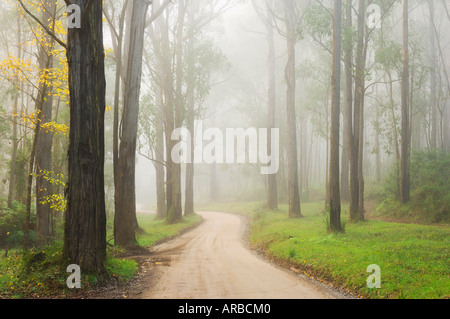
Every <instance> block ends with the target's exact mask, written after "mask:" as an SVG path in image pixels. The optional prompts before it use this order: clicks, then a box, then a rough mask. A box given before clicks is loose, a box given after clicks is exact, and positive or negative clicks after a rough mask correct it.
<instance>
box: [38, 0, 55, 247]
mask: <svg viewBox="0 0 450 319" xmlns="http://www.w3.org/2000/svg"><path fill="white" fill-rule="evenodd" d="M55 15H56V2H55V1H51V0H50V1H46V2H45V10H44V12H43V16H42V20H43V21H44V23H46V24H47V26H48V27H49V29H51V30H54V27H53V26H52V25H54V22H52V21H55ZM44 39H45V40H44V41H45V43H46V44H49V45H50V46H49V47H43V46H41V47H40V48H39V68H40V69H41V70H42V69H46V70H49V69H52V68H53V56H52V53H51V51H52V50H53V46H54V40H53V39H52V38H51V37H50V36H49V35H47V36H45V37H44ZM50 90H51V87H47V88H46V91H47V92H48V91H50ZM47 92H45V93H44V94H45V96H42V97H41V98H42V99H43V102H42V110H41V114H40V119H41V123H40V125H44V124H45V123H48V122H51V121H52V108H53V97H52V96H51V95H48V94H47ZM52 146H53V133H51V132H48V131H46V130H39V134H38V138H37V145H36V173H37V177H36V219H37V223H36V240H37V244H38V246H44V245H46V244H48V243H50V241H51V240H52V238H53V237H54V234H53V216H52V209H51V208H50V206H51V205H50V203H49V202H48V201H45V198H46V197H48V196H50V195H51V194H52V193H53V192H52V188H53V185H52V184H51V183H50V182H49V181H48V180H47V179H45V178H44V175H45V172H51V171H52ZM41 202H45V203H41Z"/></svg>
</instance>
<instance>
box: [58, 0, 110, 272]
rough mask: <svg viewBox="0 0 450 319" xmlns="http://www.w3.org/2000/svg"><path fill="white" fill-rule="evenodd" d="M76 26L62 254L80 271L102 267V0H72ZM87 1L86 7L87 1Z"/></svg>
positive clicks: (71, 44)
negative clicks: (78, 17)
mask: <svg viewBox="0 0 450 319" xmlns="http://www.w3.org/2000/svg"><path fill="white" fill-rule="evenodd" d="M72 2H73V3H74V4H76V5H79V6H80V8H81V9H82V12H83V15H84V19H83V21H82V28H80V29H69V31H68V40H67V60H68V65H69V90H70V137H69V140H70V142H69V154H68V157H69V173H68V174H69V179H68V184H67V188H66V195H67V201H68V203H67V205H68V206H67V211H66V214H65V226H64V247H63V260H64V262H65V263H69V264H77V265H78V266H80V268H81V269H82V271H83V273H104V272H105V267H104V261H105V258H106V212H105V190H104V161H105V153H104V152H105V151H104V148H105V143H104V116H105V88H106V81H105V67H104V59H105V53H104V47H103V25H102V24H103V14H102V6H103V4H102V2H101V1H93V2H90V0H75V1H72ZM88 3H91V7H90V8H89V10H87V9H88V8H86V7H87V5H88Z"/></svg>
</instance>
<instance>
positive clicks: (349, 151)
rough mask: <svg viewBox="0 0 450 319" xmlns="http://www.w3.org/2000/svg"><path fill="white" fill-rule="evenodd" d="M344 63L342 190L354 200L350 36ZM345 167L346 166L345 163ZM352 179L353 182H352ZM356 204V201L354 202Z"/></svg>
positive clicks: (349, 7) (347, 23)
mask: <svg viewBox="0 0 450 319" xmlns="http://www.w3.org/2000/svg"><path fill="white" fill-rule="evenodd" d="M345 16H346V17H345V27H346V29H347V33H349V34H350V32H348V31H349V30H351V28H352V0H347V1H346V4H345ZM344 52H345V53H344V65H345V112H344V121H345V124H344V129H345V133H344V134H345V135H346V139H345V141H346V153H345V154H344V155H346V156H347V158H346V160H345V161H346V162H347V164H348V173H347V175H348V176H347V177H346V179H345V181H344V177H342V178H343V181H342V183H343V184H342V191H343V192H344V193H347V200H349V201H350V202H352V201H354V195H353V194H354V193H355V192H357V191H356V190H355V188H354V185H355V182H354V176H355V167H354V164H355V163H354V160H353V158H354V151H353V66H352V65H353V39H352V37H350V38H349V39H347V42H346V43H345V47H344ZM342 165H343V168H344V164H342ZM350 180H351V181H352V182H350ZM344 183H346V184H347V187H346V190H344ZM353 205H354V203H353Z"/></svg>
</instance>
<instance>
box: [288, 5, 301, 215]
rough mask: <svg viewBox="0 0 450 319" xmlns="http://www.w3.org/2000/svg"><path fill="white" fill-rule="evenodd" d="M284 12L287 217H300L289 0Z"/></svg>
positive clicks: (293, 31) (293, 34) (293, 42)
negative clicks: (285, 40)
mask: <svg viewBox="0 0 450 319" xmlns="http://www.w3.org/2000/svg"><path fill="white" fill-rule="evenodd" d="M284 3H285V11H286V29H287V49H288V62H287V65H286V71H285V77H286V83H287V129H288V175H289V178H288V191H289V217H291V218H299V217H302V213H301V207H300V193H299V186H298V163H297V157H298V154H297V130H296V126H297V124H296V116H295V90H296V72H295V56H296V49H295V45H296V43H297V41H296V38H297V35H296V32H297V29H296V28H297V26H296V25H295V23H294V21H295V16H294V8H293V3H292V2H291V0H284Z"/></svg>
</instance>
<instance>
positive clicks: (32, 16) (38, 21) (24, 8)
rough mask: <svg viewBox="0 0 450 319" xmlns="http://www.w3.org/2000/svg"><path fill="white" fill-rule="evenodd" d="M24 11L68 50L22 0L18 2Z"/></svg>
mask: <svg viewBox="0 0 450 319" xmlns="http://www.w3.org/2000/svg"><path fill="white" fill-rule="evenodd" d="M18 1H19V3H20V6H21V7H22V9H23V10H24V11H25V12H26V13H27V14H28V15H29V16H30V17H31V18H32V19H33V20H35V21H36V22H37V23H38V24H39V25H40V26H41V27H42V28H44V30H45V32H47V33H48V34H49V35H50V36H51V37H52V38H53V39H54V40H55V41H56V42H58V44H59V45H60V46H62V47H63V48H65V49H66V50H67V44H65V43H64V42H63V41H61V40H60V39H59V38H58V37H57V36H56V34H54V33H53V32H52V31H51V30H50V29H49V28H48V27H47V26H46V25H45V24H43V23H42V22H41V20H39V19H38V18H37V17H36V16H35V15H33V14H32V13H31V12H30V11H29V10H28V9H27V8H26V7H25V5H24V4H23V2H22V0H18Z"/></svg>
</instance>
